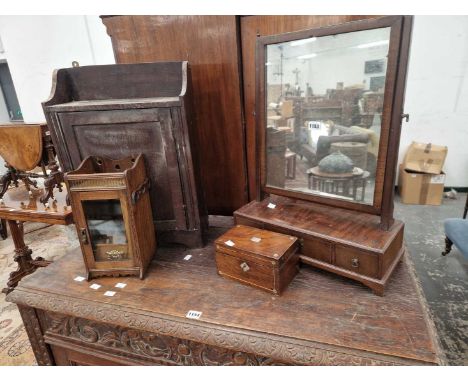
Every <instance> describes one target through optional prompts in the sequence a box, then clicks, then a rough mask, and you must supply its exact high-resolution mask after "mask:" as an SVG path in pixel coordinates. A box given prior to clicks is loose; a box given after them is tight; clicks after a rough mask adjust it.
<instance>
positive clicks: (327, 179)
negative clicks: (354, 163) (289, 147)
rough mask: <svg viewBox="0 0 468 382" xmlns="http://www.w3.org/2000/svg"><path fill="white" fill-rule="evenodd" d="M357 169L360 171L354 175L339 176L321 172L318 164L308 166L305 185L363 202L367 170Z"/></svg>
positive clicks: (312, 188) (367, 176) (367, 175)
mask: <svg viewBox="0 0 468 382" xmlns="http://www.w3.org/2000/svg"><path fill="white" fill-rule="evenodd" d="M355 168H356V167H355ZM358 170H360V171H359V172H358V173H356V174H354V175H351V176H340V175H335V174H333V175H332V174H323V173H322V172H321V171H320V170H319V168H318V166H317V167H313V168H309V169H308V170H307V171H306V173H307V186H308V188H309V189H311V190H314V191H320V192H325V193H328V194H333V195H340V196H344V197H347V198H351V199H352V200H355V201H361V202H364V195H365V193H366V185H367V181H368V178H369V171H363V170H362V169H358ZM358 189H360V193H358Z"/></svg>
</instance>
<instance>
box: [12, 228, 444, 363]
mask: <svg viewBox="0 0 468 382" xmlns="http://www.w3.org/2000/svg"><path fill="white" fill-rule="evenodd" d="M218 222H219V221H218ZM218 222H215V221H213V222H212V223H213V224H212V225H217V226H218V228H217V227H212V228H210V232H209V245H208V246H207V247H205V248H204V249H202V250H185V251H184V250H182V249H181V248H180V247H178V248H177V247H174V248H159V249H158V255H157V258H156V260H155V261H153V263H152V265H151V267H150V268H149V270H148V272H147V276H146V277H145V281H144V282H142V281H140V280H138V279H135V278H128V279H127V280H125V279H122V278H104V279H101V280H99V283H100V284H101V285H102V287H101V288H100V289H98V290H94V289H91V288H89V286H90V285H91V283H89V282H87V281H83V282H77V281H74V280H73V279H74V278H75V277H76V276H77V275H84V274H85V267H84V264H83V261H82V259H81V256H80V255H79V253H78V252H73V253H70V254H68V255H65V256H64V257H63V258H61V259H60V260H58V261H56V262H54V263H53V264H51V265H50V266H48V267H47V268H44V269H41V270H39V271H37V272H35V273H34V274H33V275H31V276H28V277H27V278H25V279H24V280H22V281H21V283H20V284H19V285H18V287H17V288H16V289H15V290H14V291H13V292H12V293H10V294H9V295H8V297H7V299H8V301H11V302H15V303H17V304H18V307H19V309H20V312H21V316H22V318H23V321H24V325H25V328H26V330H27V332H28V335H29V338H30V341H31V344H32V347H33V350H34V353H35V355H36V359H37V362H38V364H39V365H110V364H120V365H129V364H131V365H141V364H145V365H148V364H149V365H153V364H163V365H174V364H177V365H271V364H299V365H395V364H398V365H408V364H419V365H428V364H437V363H440V362H443V361H442V360H441V359H440V358H439V348H438V344H437V337H436V334H435V331H434V328H433V323H432V322H431V321H430V320H429V319H428V316H427V315H426V306H425V302H424V298H423V297H422V296H421V294H420V291H419V287H418V285H417V283H416V280H415V276H414V273H413V270H412V267H411V264H410V263H408V262H407V261H409V260H405V262H403V264H402V266H401V267H399V268H398V269H397V270H396V271H395V273H394V274H393V276H392V277H393V278H394V282H393V283H391V284H390V285H389V287H388V291H387V295H386V297H385V299H384V300H382V299H381V298H380V297H377V296H375V295H373V294H371V293H368V291H367V290H366V288H365V287H363V286H361V285H360V284H358V283H353V282H349V281H348V280H345V279H343V278H341V277H339V276H336V275H333V274H329V273H325V272H321V271H319V270H315V271H310V270H305V269H302V270H301V271H300V272H299V274H298V275H297V276H296V277H295V278H294V280H293V281H292V283H291V284H290V285H289V286H288V288H287V289H286V290H285V292H284V293H283V295H282V296H281V297H276V296H272V295H271V294H269V293H267V292H265V291H262V290H258V289H254V288H251V287H248V286H246V285H242V284H240V283H235V282H232V281H229V280H226V279H224V278H222V277H219V276H218V275H217V274H216V267H215V259H214V248H213V245H212V240H213V239H214V238H216V237H218V236H219V235H220V234H222V233H223V232H224V231H225V230H226V228H219V227H220V226H221V224H217V223H218ZM221 223H222V225H224V226H226V225H225V223H224V222H221ZM187 255H192V258H191V259H190V260H184V258H186V256H187ZM50 280H54V282H50ZM117 282H123V283H126V284H127V286H126V287H125V288H123V289H119V288H115V284H116V283H117ZM107 290H112V291H115V292H116V294H115V295H114V296H113V297H108V296H104V292H105V291H107ZM189 310H196V311H199V312H202V315H201V317H200V318H199V319H198V320H193V319H188V318H186V314H187V312H188V311H189Z"/></svg>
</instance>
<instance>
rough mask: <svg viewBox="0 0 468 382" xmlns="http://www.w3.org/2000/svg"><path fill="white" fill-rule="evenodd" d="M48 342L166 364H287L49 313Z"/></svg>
mask: <svg viewBox="0 0 468 382" xmlns="http://www.w3.org/2000/svg"><path fill="white" fill-rule="evenodd" d="M45 318H46V321H47V326H48V328H47V330H46V333H45V336H46V342H48V343H50V344H56V343H57V342H58V343H60V344H61V345H62V346H64V345H63V344H64V343H67V344H69V346H70V347H71V348H73V345H80V346H84V347H86V348H87V352H88V353H89V350H91V351H92V350H95V351H96V352H105V353H106V354H109V355H113V356H116V357H119V358H123V359H124V360H125V363H127V362H130V363H132V361H133V362H134V363H137V364H142V363H143V364H165V365H202V366H203V365H205V366H214V365H225V366H229V365H233V366H236V365H237V366H240V365H244V366H253V365H280V364H281V365H284V363H281V362H279V361H276V360H273V359H271V358H268V357H262V356H258V355H254V354H249V353H245V352H241V351H233V350H229V349H223V348H221V347H216V346H209V345H206V344H203V343H200V342H195V341H189V340H185V339H181V338H175V337H170V336H164V335H159V334H155V333H150V332H145V331H140V330H134V329H128V328H124V327H121V326H114V325H110V324H105V323H100V322H95V321H90V320H87V319H84V318H78V317H69V316H64V315H61V314H56V313H48V312H47V313H46V315H45Z"/></svg>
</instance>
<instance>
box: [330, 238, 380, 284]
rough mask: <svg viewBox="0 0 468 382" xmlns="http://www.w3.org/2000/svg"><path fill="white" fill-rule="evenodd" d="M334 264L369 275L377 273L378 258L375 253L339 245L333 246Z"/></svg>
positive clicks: (376, 274)
mask: <svg viewBox="0 0 468 382" xmlns="http://www.w3.org/2000/svg"><path fill="white" fill-rule="evenodd" d="M335 265H336V266H338V267H340V268H344V269H348V270H350V271H352V272H356V273H359V274H361V275H365V276H369V277H378V275H379V259H378V257H377V256H376V255H373V254H371V253H363V252H362V251H357V250H355V249H352V248H348V247H343V246H340V245H337V246H336V247H335Z"/></svg>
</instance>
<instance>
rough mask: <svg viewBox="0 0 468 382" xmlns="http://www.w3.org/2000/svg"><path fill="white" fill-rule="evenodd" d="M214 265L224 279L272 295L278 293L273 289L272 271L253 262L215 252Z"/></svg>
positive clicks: (273, 278) (270, 268) (271, 268)
mask: <svg viewBox="0 0 468 382" xmlns="http://www.w3.org/2000/svg"><path fill="white" fill-rule="evenodd" d="M216 265H217V267H218V272H219V273H220V274H221V275H223V276H226V277H229V278H233V279H236V280H238V281H241V282H244V283H247V284H250V285H252V286H256V287H259V288H262V289H267V290H269V291H272V292H274V293H278V292H279V291H277V290H276V288H275V276H274V269H273V265H272V267H267V266H265V265H263V264H258V263H255V262H253V261H249V260H244V259H239V258H237V257H234V256H231V255H228V254H225V253H222V252H216Z"/></svg>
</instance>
